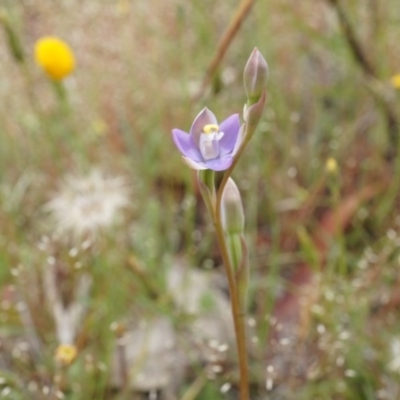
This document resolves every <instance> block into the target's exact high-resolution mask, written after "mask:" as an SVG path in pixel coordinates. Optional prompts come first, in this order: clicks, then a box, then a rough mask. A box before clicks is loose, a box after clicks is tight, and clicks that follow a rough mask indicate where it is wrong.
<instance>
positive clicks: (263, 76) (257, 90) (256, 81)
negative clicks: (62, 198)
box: [243, 48, 268, 105]
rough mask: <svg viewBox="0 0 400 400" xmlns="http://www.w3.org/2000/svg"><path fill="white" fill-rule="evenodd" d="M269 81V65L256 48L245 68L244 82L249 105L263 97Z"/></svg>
mask: <svg viewBox="0 0 400 400" xmlns="http://www.w3.org/2000/svg"><path fill="white" fill-rule="evenodd" d="M267 80H268V64H267V62H266V61H265V59H264V57H263V56H262V54H261V53H260V52H259V51H258V50H257V48H255V49H254V50H253V52H252V53H251V55H250V57H249V59H248V61H247V64H246V66H245V67H244V73H243V81H244V88H245V90H246V94H247V98H248V103H249V105H252V104H254V103H257V101H258V100H259V99H260V97H261V96H262V93H263V91H264V89H265V86H266V85H267Z"/></svg>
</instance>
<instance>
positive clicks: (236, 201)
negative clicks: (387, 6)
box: [172, 49, 268, 400]
mask: <svg viewBox="0 0 400 400" xmlns="http://www.w3.org/2000/svg"><path fill="white" fill-rule="evenodd" d="M267 78H268V65H267V63H266V61H265V60H264V58H263V56H262V55H261V53H260V52H259V51H258V50H257V49H254V51H253V52H252V54H251V56H250V58H249V60H248V62H247V64H246V67H245V70H244V86H245V90H246V93H247V103H246V105H245V107H244V115H243V119H244V124H243V125H242V126H240V122H239V118H238V115H237V114H234V115H232V116H231V117H229V118H227V119H226V120H224V121H223V122H222V123H221V125H219V126H218V123H217V120H216V118H215V116H214V114H213V113H212V112H211V111H210V110H208V109H207V108H205V109H204V110H203V111H202V112H201V113H200V114H199V115H198V116H197V117H196V119H195V120H194V122H193V124H192V127H191V129H190V132H189V134H187V133H186V132H183V131H181V130H179V129H174V130H173V131H172V136H173V140H174V142H175V144H176V146H177V147H178V149H179V150H180V152H181V153H182V156H183V160H184V161H185V162H186V164H188V165H189V166H190V167H191V168H193V169H196V170H198V175H197V176H198V182H199V187H200V192H201V194H202V197H203V199H204V201H205V203H206V206H207V209H208V211H209V213H210V215H211V218H212V220H213V223H214V228H215V232H216V236H217V240H218V244H219V248H220V252H221V256H222V260H223V265H224V269H225V274H226V276H227V280H228V285H229V293H230V301H231V310H232V316H233V324H234V329H235V337H236V346H237V354H238V364H239V371H240V382H239V389H240V400H250V391H249V367H248V355H247V340H246V324H245V317H246V311H247V291H248V282H249V262H248V251H247V245H246V241H245V237H244V224H245V218H244V211H243V205H242V200H241V196H240V191H239V189H238V187H237V186H236V184H235V182H234V181H233V179H232V178H231V175H232V172H233V169H234V168H235V166H236V164H237V162H238V161H239V158H240V156H241V154H242V153H243V151H244V149H245V147H246V146H247V144H248V143H249V141H250V139H251V138H252V136H253V134H254V132H255V130H256V128H257V125H258V123H259V121H260V119H261V116H262V113H263V110H264V105H265V99H266V94H265V86H266V82H267ZM214 171H225V172H224V174H223V177H222V181H221V183H220V184H219V186H218V187H216V185H215V180H214V178H215V172H214Z"/></svg>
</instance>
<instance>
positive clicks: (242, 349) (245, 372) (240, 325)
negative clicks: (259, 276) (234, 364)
mask: <svg viewBox="0 0 400 400" xmlns="http://www.w3.org/2000/svg"><path fill="white" fill-rule="evenodd" d="M214 226H215V231H216V234H217V239H218V244H219V247H220V250H221V255H222V260H223V263H224V268H225V273H226V276H227V278H228V285H229V293H230V298H231V309H232V317H233V324H234V328H235V336H236V347H237V353H238V359H239V371H240V383H239V385H240V400H250V394H249V368H248V360H247V346H246V328H245V314H243V313H242V311H241V306H240V300H239V293H238V290H237V285H236V279H235V274H234V271H233V268H232V265H231V260H230V257H229V251H228V247H227V243H226V238H225V233H224V230H223V228H222V224H221V218H220V212H219V207H218V208H217V210H216V218H215V219H214Z"/></svg>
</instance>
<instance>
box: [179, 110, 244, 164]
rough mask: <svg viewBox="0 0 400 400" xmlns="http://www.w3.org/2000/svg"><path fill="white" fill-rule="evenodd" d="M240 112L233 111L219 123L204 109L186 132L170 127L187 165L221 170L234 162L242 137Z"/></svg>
mask: <svg viewBox="0 0 400 400" xmlns="http://www.w3.org/2000/svg"><path fill="white" fill-rule="evenodd" d="M239 132H240V121H239V114H233V115H231V116H230V117H228V118H227V119H225V120H224V121H223V122H221V124H220V125H218V122H217V119H216V117H215V115H214V114H213V113H212V112H211V111H210V110H209V109H208V108H204V109H203V110H202V111H201V112H200V114H199V115H198V116H197V117H196V119H195V120H194V122H193V124H192V127H191V128H190V132H189V134H188V133H186V132H184V131H182V130H180V129H173V130H172V138H173V140H174V142H175V145H176V147H177V148H178V149H179V151H180V152H181V153H182V156H183V160H184V161H185V162H186V164H188V165H189V167H191V168H193V169H196V170H201V169H212V170H214V171H224V170H226V169H228V168H229V167H230V166H231V164H232V161H233V157H234V156H235V154H236V152H237V150H238V149H239V146H240V144H241V141H242V138H241V135H240V134H239Z"/></svg>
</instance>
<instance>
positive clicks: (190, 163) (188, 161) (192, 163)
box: [182, 156, 207, 170]
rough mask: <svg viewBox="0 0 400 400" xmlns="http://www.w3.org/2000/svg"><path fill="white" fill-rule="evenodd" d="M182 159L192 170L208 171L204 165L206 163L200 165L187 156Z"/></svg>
mask: <svg viewBox="0 0 400 400" xmlns="http://www.w3.org/2000/svg"><path fill="white" fill-rule="evenodd" d="M182 159H183V161H184V162H185V163H186V164H187V165H188V166H189V167H190V168H192V169H196V170H202V169H207V167H206V166H205V165H204V163H198V162H196V161H193V160H192V159H190V158H187V157H185V156H182Z"/></svg>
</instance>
